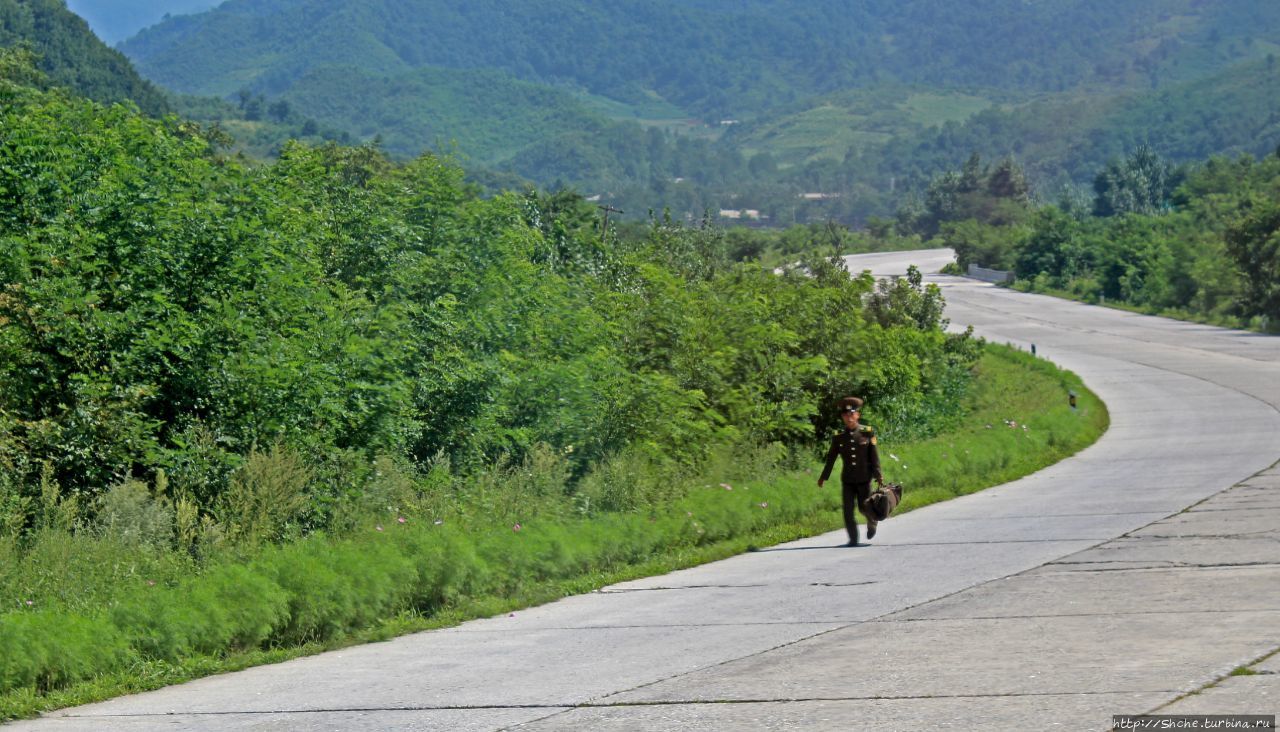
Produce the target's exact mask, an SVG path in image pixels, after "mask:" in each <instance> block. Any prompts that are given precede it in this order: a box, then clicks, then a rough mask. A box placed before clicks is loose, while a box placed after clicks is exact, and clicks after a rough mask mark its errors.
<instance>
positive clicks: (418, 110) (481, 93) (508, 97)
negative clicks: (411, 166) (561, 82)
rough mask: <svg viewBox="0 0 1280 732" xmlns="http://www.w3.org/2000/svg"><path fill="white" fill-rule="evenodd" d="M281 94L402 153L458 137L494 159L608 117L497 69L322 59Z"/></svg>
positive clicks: (468, 150) (468, 148)
mask: <svg viewBox="0 0 1280 732" xmlns="http://www.w3.org/2000/svg"><path fill="white" fill-rule="evenodd" d="M283 98H284V99H286V100H288V101H289V102H290V104H291V105H292V107H293V108H294V109H295V110H298V111H299V112H301V113H303V114H305V115H307V116H309V117H312V118H314V119H316V120H318V121H320V122H323V123H326V124H328V125H332V126H334V127H337V128H340V129H346V130H350V131H351V132H352V134H354V135H356V136H357V137H359V138H363V139H367V138H371V137H373V136H375V135H376V136H377V137H379V138H380V139H381V141H382V147H383V148H384V149H385V150H387V151H388V152H389V153H392V154H393V155H397V156H404V157H408V156H412V155H415V154H417V153H419V152H421V151H423V150H426V149H435V148H444V149H449V148H451V147H452V146H453V145H454V144H456V145H457V148H458V150H460V151H461V152H463V153H464V154H465V155H467V156H468V157H469V158H470V159H472V160H474V161H477V162H484V163H491V162H495V161H497V160H501V159H503V158H506V157H509V156H511V155H513V154H514V153H515V152H517V151H518V150H520V149H521V148H523V147H525V146H527V145H529V144H531V143H533V142H535V141H537V140H539V139H542V138H545V137H550V136H553V135H558V134H561V133H563V132H564V131H566V130H574V131H577V133H578V134H584V133H586V132H587V131H589V130H593V129H598V128H600V127H602V126H604V125H606V124H608V123H607V122H606V120H605V119H604V118H603V117H601V116H599V115H598V114H595V113H592V112H591V111H589V110H588V109H587V108H586V106H584V105H583V104H582V103H581V102H580V101H578V99H576V98H575V97H574V96H573V95H571V94H569V93H567V92H564V91H559V90H556V89H552V88H548V87H545V86H540V85H536V84H530V83H528V82H522V81H517V80H514V79H512V78H511V77H509V76H507V75H505V74H502V73H500V72H496V71H469V70H468V71H464V70H457V69H448V70H446V69H439V68H420V69H415V70H413V71H409V72H406V73H402V74H398V75H394V76H378V75H373V74H370V73H368V72H365V71H362V70H360V69H355V68H351V67H324V68H318V69H315V70H313V71H310V72H308V73H306V74H305V75H303V76H302V78H300V79H298V80H297V81H296V82H295V83H294V84H293V85H292V86H291V87H290V89H289V91H288V93H287V94H285V95H284V97H283Z"/></svg>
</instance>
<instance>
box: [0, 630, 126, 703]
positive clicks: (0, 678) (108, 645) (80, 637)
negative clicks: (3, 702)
mask: <svg viewBox="0 0 1280 732" xmlns="http://www.w3.org/2000/svg"><path fill="white" fill-rule="evenodd" d="M128 655H129V651H128V644H127V643H126V641H125V638H124V637H123V636H122V635H121V634H120V633H119V632H118V631H117V630H116V629H115V628H114V627H112V625H111V624H110V623H108V622H106V621H105V620H103V619H100V618H86V617H83V616H80V615H75V614H68V613H64V612H59V611H56V610H35V611H24V612H15V613H7V614H4V615H0V689H13V688H17V687H22V686H35V687H36V688H38V689H41V690H48V689H53V688H57V687H59V686H62V685H65V684H67V683H70V682H73V681H79V680H81V679H85V678H89V677H90V676H93V675H95V674H98V673H102V672H104V671H110V670H113V669H116V668H119V667H120V666H122V665H123V664H124V663H125V661H126V659H127V658H128Z"/></svg>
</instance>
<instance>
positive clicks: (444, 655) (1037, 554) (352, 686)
mask: <svg viewBox="0 0 1280 732" xmlns="http://www.w3.org/2000/svg"><path fill="white" fill-rule="evenodd" d="M949 259H950V253H949V252H947V251H945V250H932V251H926V252H907V253H900V254H878V255H864V256H860V257H850V258H849V263H850V267H851V269H854V270H861V269H864V268H868V269H871V270H872V271H873V272H875V273H877V274H900V273H902V272H904V271H905V268H906V265H907V264H908V263H912V262H914V263H919V264H920V266H921V269H922V270H924V271H926V272H936V271H937V269H938V268H939V267H940V266H941V264H942V263H944V262H945V261H948V260H949ZM930 280H931V281H934V282H937V283H938V284H939V285H940V286H941V287H942V288H943V290H944V292H945V294H946V297H947V301H948V308H947V315H948V317H949V318H950V319H951V320H952V323H953V327H954V326H961V325H973V326H974V328H975V330H976V332H977V333H978V334H979V335H982V336H985V337H986V338H988V339H990V340H993V341H998V342H1009V343H1013V344H1016V345H1019V346H1021V347H1024V348H1029V347H1030V345H1031V344H1035V345H1036V348H1037V351H1038V353H1039V354H1040V355H1042V356H1044V357H1046V358H1049V359H1051V360H1053V361H1055V362H1057V363H1058V364H1060V365H1062V366H1065V367H1066V368H1069V369H1071V370H1073V371H1075V372H1076V373H1078V374H1079V375H1081V376H1082V377H1083V378H1084V380H1085V381H1086V382H1087V383H1088V385H1089V386H1090V387H1091V388H1092V389H1094V390H1095V391H1096V392H1097V393H1098V394H1099V395H1100V396H1101V397H1102V398H1103V399H1104V400H1105V401H1106V402H1107V404H1108V407H1109V408H1110V411H1111V429H1110V430H1109V431H1108V433H1107V434H1106V435H1105V436H1104V437H1103V438H1102V439H1101V440H1100V441H1099V442H1098V443H1096V444H1095V445H1093V446H1092V447H1090V448H1088V449H1086V450H1084V451H1082V452H1081V453H1080V454H1078V455H1076V456H1075V457H1072V458H1070V459H1068V460H1065V461H1063V462H1061V463H1059V464H1057V465H1054V466H1052V467H1050V468H1048V469H1046V470H1043V471H1040V472H1039V473H1036V474H1035V475H1032V476H1028V477H1027V478H1024V479H1022V480H1019V481H1015V482H1013V483H1008V484H1005V485H1002V486H998V487H996V488H992V489H990V490H987V491H984V492H982V493H979V494H975V495H972V496H967V497H964V498H959V499H956V500H953V501H949V502H947V503H943V504H937V505H934V506H929V507H927V508H923V509H919V510H916V511H913V512H911V513H907V514H904V515H902V516H899V517H895V518H894V519H892V520H891V521H889V522H888V523H886V524H885V526H884V530H883V532H882V533H881V535H880V536H878V537H877V538H876V540H875V543H874V545H873V546H871V547H868V548H862V549H856V550H849V549H841V548H837V545H838V544H839V543H840V541H841V540H842V536H841V535H840V534H839V533H833V534H827V535H824V536H819V537H813V538H810V539H806V540H802V541H797V542H793V543H791V544H787V545H783V546H779V547H776V548H773V549H771V550H765V551H760V552H756V553H752V554H747V555H743V556H739V557H734V558H732V559H728V560H725V561H721V562H716V563H714V564H709V565H705V566H702V567H696V568H692V569H689V570H684V571H680V572H675V573H673V574H669V575H666V576H662V577H654V578H650V579H645V580H640V581H635V582H628V583H624V584H620V585H615V586H612V587H609V588H606V589H604V590H602V591H600V592H595V593H591V594H588V595H583V596H578V597H572V598H567V599H565V600H562V601H560V602H556V603H552V604H549V605H545V606H542V607H538V608H532V609H529V610H526V611H523V612H518V613H515V614H514V615H512V616H508V617H498V618H491V619H487V620H480V621H475V622H470V623H466V624H464V625H461V626H459V627H457V628H452V629H448V630H442V631H436V632H430V633H421V634H416V635H412V636H407V637H403V638H399V639H396V640H393V641H389V642H385V643H375V644H370V645H367V646H361V647H356V648H351V649H347V650H343V651H337V652H332V653H326V654H322V655H319V656H314V657H310V658H304V659H298V660H295V661H291V662H288V663H282V664H278V665H274V666H268V667H260V668H255V669H249V670H247V671H243V672H239V673H235V674H227V675H223V676H218V677H213V678H207V679H202V680H199V681H195V682H192V683H189V684H185V685H181V686H176V687H171V688H167V689H162V690H159V691H156V692H151V693H147V694H141V695H137V696H132V697H126V698H121V699H116V700H112V701H109V702H105V703H102V704H97V705H92V706H86V707H79V708H75V709H68V710H63V711H61V712H57V713H54V714H51V715H49V716H47V717H45V718H42V719H40V720H34V721H30V722H21V723H17V724H15V725H13V727H14V728H15V729H30V730H59V729H61V730H97V729H104V728H109V729H113V730H153V729H155V730H158V729H202V730H249V729H252V730H263V729H267V730H271V729H280V730H285V729H288V730H299V729H301V730H310V729H315V730H320V729H344V730H347V729H351V730H384V729H419V730H436V729H439V730H498V729H517V730H566V729H570V730H571V729H581V730H667V729H692V730H703V729H705V730H725V729H841V730H847V729H859V730H909V729H910V730H914V729H922V730H923V729H930V730H932V729H965V730H968V729H975V728H982V729H1040V728H1056V729H1067V730H1076V729H1106V728H1108V726H1109V725H1110V723H1111V715H1112V714H1123V713H1142V712H1148V711H1152V710H1157V709H1160V710H1166V711H1167V710H1173V711H1185V710H1192V711H1202V710H1207V711H1224V712H1225V711H1232V712H1245V711H1250V712H1252V713H1266V714H1275V713H1277V711H1280V684H1276V683H1273V682H1274V680H1276V679H1280V674H1277V673H1274V672H1276V671H1280V668H1276V666H1277V664H1276V659H1274V658H1272V659H1270V660H1267V658H1266V657H1267V656H1268V655H1269V654H1272V653H1274V652H1275V651H1276V649H1277V648H1280V533H1277V529H1276V527H1277V525H1280V522H1278V521H1277V520H1276V519H1277V518H1280V498H1277V496H1280V475H1277V474H1276V472H1277V471H1276V470H1275V469H1274V464H1275V463H1276V461H1277V459H1280V339H1278V338H1273V337H1267V336H1261V335H1256V334H1250V333H1243V332H1237V331H1227V330H1222V329H1217V328H1210V327H1207V326H1201V325H1194V324H1189V323H1182V322H1177V321H1172V320H1165V319H1159V318H1152V317H1146V316H1140V315H1134V314H1130V313H1125V312H1120V311H1115V310H1109V309H1105V308H1099V307H1090V306H1087V305H1082V304H1078V303H1073V302H1067V301H1063V300H1057V299H1053V298H1048V297H1041V296H1035V295H1028V294H1023V293H1018V292H1014V291H1010V290H1007V289H1001V288H996V287H993V286H991V285H987V284H983V283H979V282H976V281H973V280H968V279H964V278H957V277H945V276H940V275H931V276H930ZM1233 486H1234V487H1233ZM1251 664H1252V666H1251ZM1240 666H1250V667H1251V668H1255V670H1257V671H1259V673H1258V674H1256V675H1251V676H1243V677H1230V678H1227V679H1224V677H1225V676H1226V675H1227V674H1228V673H1229V672H1230V671H1231V670H1233V669H1235V668H1237V667H1240ZM1238 680H1243V681H1240V683H1237V681H1238ZM1246 682H1247V685H1246ZM1214 684H1216V685H1214ZM1206 685H1213V686H1210V688H1207V689H1205V690H1204V691H1203V692H1202V693H1201V694H1199V695H1196V696H1195V697H1189V698H1187V699H1183V700H1181V701H1178V699H1179V697H1182V696H1183V695H1184V694H1185V693H1186V692H1189V691H1194V690H1197V689H1201V688H1202V687H1206ZM1233 695H1234V696H1233ZM1198 700H1199V701H1198ZM1233 700H1234V701H1233ZM1196 704H1209V705H1210V706H1209V707H1206V708H1204V709H1202V708H1201V707H1196V706H1195V705H1196ZM1214 705H1216V706H1214ZM1232 705H1234V706H1232Z"/></svg>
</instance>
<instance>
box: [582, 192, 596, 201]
mask: <svg viewBox="0 0 1280 732" xmlns="http://www.w3.org/2000/svg"><path fill="white" fill-rule="evenodd" d="M582 200H584V201H590V202H591V203H595V202H596V201H599V200H600V194H599V193H597V194H595V195H594V196H587V197H586V198H584V199H582Z"/></svg>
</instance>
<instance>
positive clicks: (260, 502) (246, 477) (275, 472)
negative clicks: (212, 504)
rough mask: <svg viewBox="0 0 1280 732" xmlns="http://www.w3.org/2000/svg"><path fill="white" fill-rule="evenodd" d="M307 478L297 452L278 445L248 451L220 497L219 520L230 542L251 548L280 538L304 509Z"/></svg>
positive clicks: (305, 505) (308, 472)
mask: <svg viewBox="0 0 1280 732" xmlns="http://www.w3.org/2000/svg"><path fill="white" fill-rule="evenodd" d="M310 480H311V471H310V470H309V469H308V468H307V466H306V465H305V464H304V463H303V460H302V457H301V456H300V455H298V454H297V453H296V452H293V451H291V450H289V449H288V448H285V447H283V446H281V445H278V444H277V445H273V446H272V447H271V450H270V451H269V452H261V451H259V450H257V449H254V450H251V451H250V452H249V455H248V457H246V458H245V461H244V465H242V466H240V468H239V470H237V471H236V472H235V473H234V474H233V475H232V476H231V484H230V485H229V486H228V488H227V491H226V493H224V494H223V496H222V499H221V502H220V504H219V508H218V511H217V515H218V519H219V523H221V524H222V525H223V527H225V529H226V531H227V534H228V538H229V539H230V540H231V541H232V542H233V543H237V544H241V545H245V546H250V547H253V546H258V545H260V544H262V543H264V542H268V541H280V540H282V539H284V538H286V536H288V535H289V534H290V530H291V529H294V528H296V523H295V522H296V521H297V519H298V517H299V516H300V515H301V514H302V512H303V511H304V510H305V509H306V508H307V494H306V488H307V484H308V483H309V482H310Z"/></svg>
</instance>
